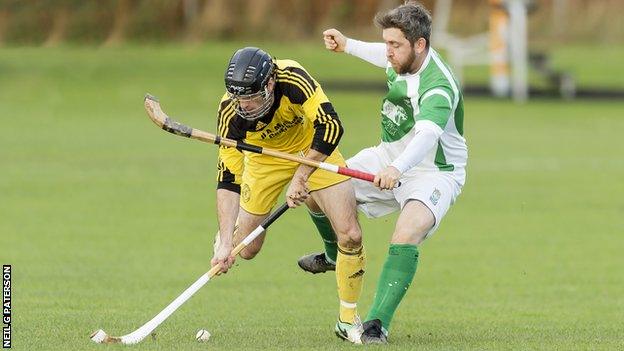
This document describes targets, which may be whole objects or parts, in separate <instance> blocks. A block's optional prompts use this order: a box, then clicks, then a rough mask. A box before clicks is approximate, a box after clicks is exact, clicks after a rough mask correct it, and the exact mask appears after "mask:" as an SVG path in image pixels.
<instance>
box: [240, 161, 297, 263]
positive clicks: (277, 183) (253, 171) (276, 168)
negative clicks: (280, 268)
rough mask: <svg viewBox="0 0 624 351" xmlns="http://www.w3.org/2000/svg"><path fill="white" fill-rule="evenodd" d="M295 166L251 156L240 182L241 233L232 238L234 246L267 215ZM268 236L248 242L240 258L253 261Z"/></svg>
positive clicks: (292, 163) (291, 163)
mask: <svg viewBox="0 0 624 351" xmlns="http://www.w3.org/2000/svg"><path fill="white" fill-rule="evenodd" d="M296 167H297V164H296V163H294V162H291V161H284V160H279V159H276V158H274V157H270V156H266V155H251V156H248V160H247V161H246V163H245V171H244V173H243V178H242V182H241V191H240V192H241V194H240V210H239V213H238V221H237V222H238V230H237V231H236V232H235V235H234V238H233V246H236V245H238V244H239V243H240V242H241V241H242V240H243V239H244V238H245V237H246V236H247V235H248V234H249V233H250V232H251V231H252V230H254V229H256V228H257V227H258V226H259V225H260V224H261V223H262V221H263V220H264V219H265V218H266V217H267V216H268V214H269V213H270V212H271V209H272V208H273V207H274V206H275V204H276V203H277V199H278V197H279V194H280V193H281V192H282V190H283V189H284V186H286V184H288V181H289V180H290V179H291V178H292V175H293V173H294V172H295V169H296ZM265 234H266V232H265V233H262V234H260V235H259V236H258V237H257V238H256V239H255V240H253V241H252V242H251V243H249V245H248V246H247V247H246V248H245V249H243V250H242V251H241V252H240V256H241V257H242V258H244V259H248V260H249V259H252V258H254V257H255V256H256V255H257V254H258V252H260V249H261V248H262V244H263V243H264V238H265Z"/></svg>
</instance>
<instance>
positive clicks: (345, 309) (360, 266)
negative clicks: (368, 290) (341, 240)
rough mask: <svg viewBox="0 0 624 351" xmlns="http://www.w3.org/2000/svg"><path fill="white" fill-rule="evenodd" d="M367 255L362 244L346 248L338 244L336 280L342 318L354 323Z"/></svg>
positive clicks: (346, 321) (343, 320)
mask: <svg viewBox="0 0 624 351" xmlns="http://www.w3.org/2000/svg"><path fill="white" fill-rule="evenodd" d="M365 265H366V255H365V254H364V248H363V247H362V246H360V247H358V248H353V249H352V248H346V247H342V246H340V244H339V245H338V255H337V257H336V282H337V285H338V298H339V299H340V320H341V321H342V322H345V323H353V322H354V320H355V316H356V315H357V302H358V300H359V298H360V293H361V292H362V279H363V278H364V266H365Z"/></svg>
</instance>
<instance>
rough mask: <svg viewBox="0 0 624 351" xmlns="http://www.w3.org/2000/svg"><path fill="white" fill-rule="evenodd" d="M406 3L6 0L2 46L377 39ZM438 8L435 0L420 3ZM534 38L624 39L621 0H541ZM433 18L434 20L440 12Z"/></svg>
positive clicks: (468, 19)
mask: <svg viewBox="0 0 624 351" xmlns="http://www.w3.org/2000/svg"><path fill="white" fill-rule="evenodd" d="M402 2H403V1H402V0H0V44H16V45H46V46H54V45H57V44H59V43H62V42H72V43H94V44H103V45H116V44H119V43H122V42H124V41H174V40H175V41H178V40H181V41H187V42H201V41H204V40H210V39H242V38H244V39H274V40H281V39H286V40H293V39H309V38H318V36H319V33H320V32H321V31H322V30H323V29H324V28H327V27H329V26H336V27H339V28H340V29H342V30H344V31H346V32H347V33H349V34H354V35H358V36H360V37H364V38H375V37H377V33H378V30H377V29H375V28H374V26H373V25H372V18H373V16H374V15H375V13H376V12H378V11H382V10H385V9H388V8H391V7H394V6H396V5H398V4H401V3H402ZM421 2H422V3H423V4H424V5H425V6H427V8H429V9H431V10H432V11H433V10H434V6H435V0H423V1H421ZM532 8H533V10H532V12H531V16H530V23H529V29H530V36H531V39H532V40H533V39H537V40H546V41H548V40H558V41H579V40H591V41H592V42H596V41H599V42H618V43H622V42H623V41H624V21H621V13H622V12H623V11H624V1H622V0H601V1H595V0H593V1H592V0H537V1H534V6H533V7H532ZM433 12H434V19H435V11H433ZM488 16H489V4H488V1H487V0H455V1H454V2H453V8H452V13H451V21H450V28H449V29H450V31H451V32H453V33H455V34H459V35H462V34H466V35H469V34H474V33H477V32H483V31H485V30H487V26H488Z"/></svg>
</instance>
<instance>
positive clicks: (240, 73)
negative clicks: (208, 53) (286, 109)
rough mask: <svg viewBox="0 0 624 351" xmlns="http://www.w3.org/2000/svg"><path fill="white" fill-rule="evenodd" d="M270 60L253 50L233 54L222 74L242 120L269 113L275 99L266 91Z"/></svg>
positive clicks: (271, 71)
mask: <svg viewBox="0 0 624 351" xmlns="http://www.w3.org/2000/svg"><path fill="white" fill-rule="evenodd" d="M273 68H274V64H273V59H272V58H271V56H269V54H267V53H266V52H264V51H262V50H261V49H258V48H255V47H246V48H243V49H240V50H238V51H236V52H235V53H234V55H233V56H232V58H231V59H230V62H229V63H228V68H227V70H226V71H225V88H226V89H227V93H228V96H229V98H230V99H232V101H234V104H235V109H236V113H237V114H238V115H239V116H241V117H242V118H244V119H246V120H250V121H253V120H256V119H259V118H261V117H263V116H264V115H266V114H267V112H269V110H270V109H271V106H273V102H274V101H275V96H274V95H273V91H272V90H269V81H270V79H271V77H272V76H273Z"/></svg>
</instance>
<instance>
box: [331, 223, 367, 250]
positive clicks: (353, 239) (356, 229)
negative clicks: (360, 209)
mask: <svg viewBox="0 0 624 351" xmlns="http://www.w3.org/2000/svg"><path fill="white" fill-rule="evenodd" d="M341 229H342V230H338V231H337V233H336V234H337V237H338V244H340V246H343V247H358V246H360V245H362V230H361V229H360V226H359V225H358V224H357V223H353V224H349V225H347V226H345V227H343V228H341Z"/></svg>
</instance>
